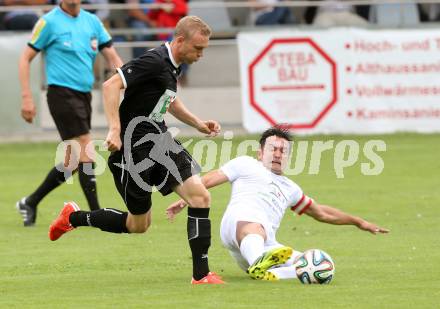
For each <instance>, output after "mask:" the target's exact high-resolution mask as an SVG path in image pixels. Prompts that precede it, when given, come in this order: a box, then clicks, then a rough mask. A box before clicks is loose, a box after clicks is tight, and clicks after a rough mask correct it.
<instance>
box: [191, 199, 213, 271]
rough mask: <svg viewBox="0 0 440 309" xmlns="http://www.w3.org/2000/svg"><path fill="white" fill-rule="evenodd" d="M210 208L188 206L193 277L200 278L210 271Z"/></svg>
mask: <svg viewBox="0 0 440 309" xmlns="http://www.w3.org/2000/svg"><path fill="white" fill-rule="evenodd" d="M208 217H209V208H191V207H189V208H188V224H187V232H188V241H189V246H190V248H191V253H192V261H193V278H194V279H195V280H200V279H202V278H203V277H205V276H206V275H207V274H208V273H209V266H208V250H209V247H210V246H211V221H210V220H209V218H208Z"/></svg>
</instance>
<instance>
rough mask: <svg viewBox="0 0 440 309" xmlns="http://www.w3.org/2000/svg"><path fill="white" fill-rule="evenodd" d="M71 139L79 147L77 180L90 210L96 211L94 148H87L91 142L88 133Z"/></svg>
mask: <svg viewBox="0 0 440 309" xmlns="http://www.w3.org/2000/svg"><path fill="white" fill-rule="evenodd" d="M73 139H74V140H76V141H77V142H78V143H79V145H80V146H81V149H80V153H79V164H78V178H79V182H80V184H81V188H82V190H83V192H84V195H85V196H86V199H87V203H88V204H89V208H90V210H92V211H93V210H97V209H99V208H100V207H99V203H98V195H97V191H96V177H95V170H94V165H95V163H94V160H95V149H94V147H90V146H89V148H87V146H88V145H89V144H90V143H91V141H92V139H91V136H90V133H86V134H83V135H80V136H78V137H74V138H73ZM68 159H71V158H68ZM77 162H78V161H77Z"/></svg>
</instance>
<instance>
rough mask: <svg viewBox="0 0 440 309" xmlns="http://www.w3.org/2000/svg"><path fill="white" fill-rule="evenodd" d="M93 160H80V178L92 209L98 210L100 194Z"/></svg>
mask: <svg viewBox="0 0 440 309" xmlns="http://www.w3.org/2000/svg"><path fill="white" fill-rule="evenodd" d="M94 165H95V164H94V163H93V162H80V163H79V165H78V178H79V183H80V184H81V188H82V190H83V192H84V195H85V196H86V199H87V202H88V203H89V208H90V210H92V211H93V210H98V209H99V203H98V196H97V194H96V177H95V171H94V170H93V168H94V167H95V166H94Z"/></svg>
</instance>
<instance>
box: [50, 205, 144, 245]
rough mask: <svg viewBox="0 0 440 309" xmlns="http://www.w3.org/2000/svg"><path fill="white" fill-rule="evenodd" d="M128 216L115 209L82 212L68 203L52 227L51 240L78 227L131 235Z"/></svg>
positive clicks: (76, 206)
mask: <svg viewBox="0 0 440 309" xmlns="http://www.w3.org/2000/svg"><path fill="white" fill-rule="evenodd" d="M127 216H128V213H127V212H123V211H120V210H117V209H113V208H102V209H98V210H94V211H82V210H80V209H79V207H78V205H76V204H75V202H68V203H65V204H64V208H63V209H62V210H61V212H60V214H59V215H58V217H57V218H56V219H55V220H54V221H53V222H52V224H51V225H50V228H49V238H50V240H57V239H58V238H60V237H61V235H63V234H64V233H66V232H69V231H71V230H73V229H74V228H77V227H78V226H89V227H96V228H99V229H100V230H102V231H104V232H110V233H118V234H120V233H129V231H128V229H127ZM142 233H143V232H142Z"/></svg>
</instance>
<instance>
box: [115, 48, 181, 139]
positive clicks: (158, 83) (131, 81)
mask: <svg viewBox="0 0 440 309" xmlns="http://www.w3.org/2000/svg"><path fill="white" fill-rule="evenodd" d="M168 48H169V45H168V44H166V45H165V44H163V45H161V46H160V47H158V48H154V49H150V50H148V51H147V52H146V53H145V54H143V55H142V56H141V57H139V58H135V59H133V60H131V61H129V62H128V63H126V64H125V65H124V66H122V67H121V68H120V69H118V72H119V74H120V76H121V78H122V80H123V82H124V86H125V95H124V99H123V101H122V103H121V105H120V107H119V117H120V120H121V134H122V135H123V134H124V132H125V130H126V128H127V126H128V124H129V123H130V121H131V120H132V119H134V118H135V117H138V116H144V117H148V119H149V120H152V121H154V122H155V124H157V125H158V126H159V127H160V128H161V130H162V131H164V130H166V126H165V124H164V121H163V116H164V114H165V113H166V111H167V109H168V106H169V105H170V103H171V102H173V101H174V99H175V97H176V92H177V77H178V76H179V74H180V68H179V67H176V66H175V65H174V64H173V61H172V60H171V58H170V54H169V49H168ZM154 128H155V126H154V125H152V123H151V122H148V121H143V122H142V123H139V124H137V125H136V128H135V131H134V136H136V137H140V136H143V135H144V134H146V133H148V132H151V131H152V130H153V131H156V130H155V129H154ZM136 139H137V138H136Z"/></svg>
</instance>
